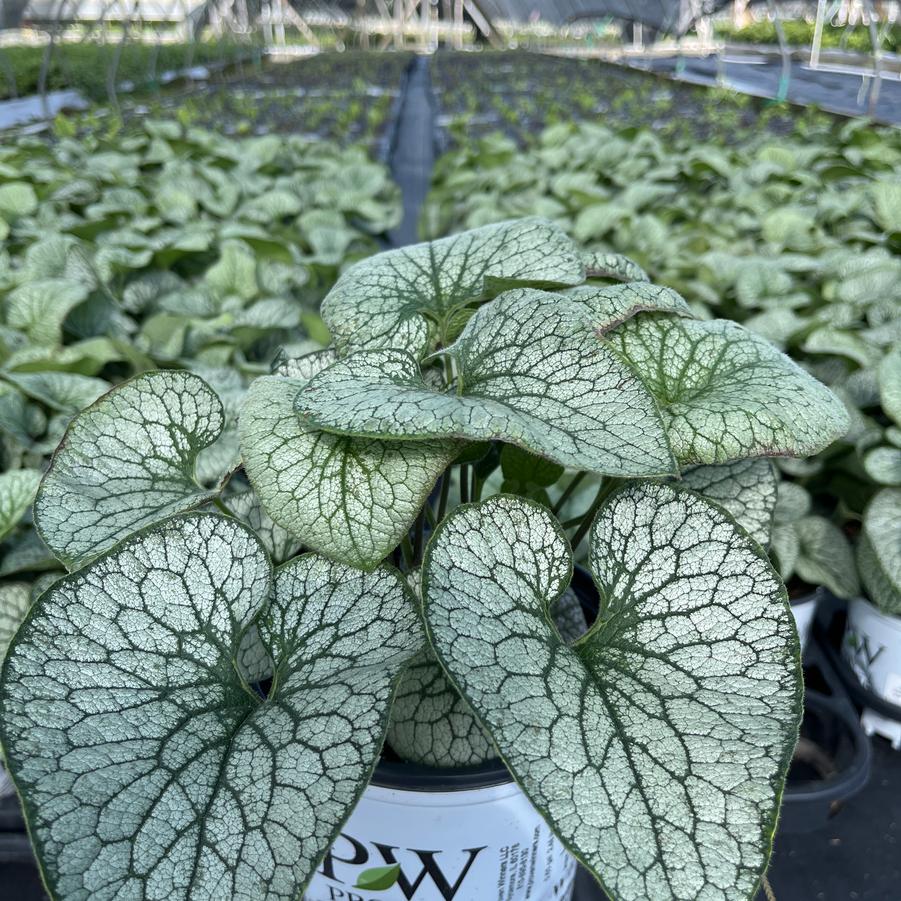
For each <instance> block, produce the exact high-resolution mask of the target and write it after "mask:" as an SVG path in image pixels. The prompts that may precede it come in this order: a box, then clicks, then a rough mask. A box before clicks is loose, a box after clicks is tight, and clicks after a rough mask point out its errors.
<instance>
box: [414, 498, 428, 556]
mask: <svg viewBox="0 0 901 901" xmlns="http://www.w3.org/2000/svg"><path fill="white" fill-rule="evenodd" d="M426 507H428V502H426V504H425V505H424V506H423V508H422V509H421V510H420V511H419V516H417V517H416V526H415V531H414V533H413V535H414V538H413V565H414V566H419V564H420V563H421V562H422V545H423V541H424V538H425V509H426Z"/></svg>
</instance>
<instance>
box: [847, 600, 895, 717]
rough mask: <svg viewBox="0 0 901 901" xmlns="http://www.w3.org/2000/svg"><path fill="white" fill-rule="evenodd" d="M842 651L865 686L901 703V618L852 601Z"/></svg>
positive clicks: (883, 696)
mask: <svg viewBox="0 0 901 901" xmlns="http://www.w3.org/2000/svg"><path fill="white" fill-rule="evenodd" d="M842 651H843V653H844V656H845V659H846V660H847V661H848V663H849V664H850V665H851V668H852V669H853V670H854V672H855V674H856V675H857V678H858V679H859V680H860V682H861V684H862V685H863V686H864V687H865V688H868V689H870V691H873V692H875V693H876V694H878V695H879V696H880V697H882V698H884V699H885V700H886V701H889V702H890V703H892V704H897V705H898V706H901V619H899V618H898V617H895V616H887V615H886V614H884V613H882V612H880V611H879V610H877V609H876V608H875V607H874V606H873V605H872V604H869V603H868V602H867V601H864V600H862V599H860V598H857V599H855V600H853V601H851V602H850V604H849V605H848V622H847V625H846V626H845V640H844V642H843V643H842Z"/></svg>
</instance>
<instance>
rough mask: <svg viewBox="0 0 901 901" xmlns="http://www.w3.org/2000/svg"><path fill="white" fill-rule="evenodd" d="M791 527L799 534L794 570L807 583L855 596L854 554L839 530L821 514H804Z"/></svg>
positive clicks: (846, 596) (856, 584)
mask: <svg viewBox="0 0 901 901" xmlns="http://www.w3.org/2000/svg"><path fill="white" fill-rule="evenodd" d="M793 528H794V530H795V534H796V535H797V536H798V556H797V558H796V559H795V563H794V571H795V572H796V573H797V574H798V575H799V576H800V577H801V578H802V579H803V580H804V581H805V582H807V583H809V584H810V585H824V586H825V587H826V588H828V589H829V590H830V591H831V592H832V593H833V594H835V595H838V596H839V597H841V598H853V597H855V596H856V595H858V594H859V593H860V582H859V581H858V578H857V567H856V566H855V564H854V554H853V553H852V551H851V544H850V542H849V541H848V539H847V538H846V537H845V535H844V533H843V532H842V530H841V529H840V528H839V527H838V526H837V525H835V524H834V523H831V522H830V521H829V520H828V519H825V518H824V517H822V516H804V517H802V518H801V519H799V520H798V521H797V522H795V523H793Z"/></svg>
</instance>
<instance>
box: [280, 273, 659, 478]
mask: <svg viewBox="0 0 901 901" xmlns="http://www.w3.org/2000/svg"><path fill="white" fill-rule="evenodd" d="M594 321H595V320H593V319H592V317H591V316H590V315H589V313H588V312H587V311H586V308H585V306H584V305H583V304H581V303H579V302H577V301H572V300H569V299H568V298H567V297H565V296H562V295H558V294H548V293H545V292H542V291H534V290H529V289H524V290H516V291H509V292H507V293H506V294H504V295H502V296H501V297H499V298H497V299H496V300H494V301H493V302H491V303H490V304H487V305H486V306H484V307H482V308H481V309H480V310H479V311H478V312H477V313H476V314H475V316H473V318H472V319H471V320H470V321H469V323H468V325H467V326H466V328H465V329H464V331H463V334H461V335H460V337H459V339H458V340H457V341H456V343H455V344H454V345H452V346H451V347H449V348H447V350H446V353H448V354H449V355H450V356H452V357H453V359H454V361H455V362H456V364H457V367H458V370H459V386H460V392H459V393H457V394H451V393H445V392H444V391H440V390H435V389H434V388H432V387H430V386H429V385H427V384H426V382H425V381H424V379H423V376H422V373H421V372H420V369H419V366H418V364H417V362H416V360H415V359H414V358H413V357H412V356H411V355H410V354H409V353H407V352H405V351H403V350H395V349H391V350H382V351H362V352H359V353H356V354H353V355H352V356H350V357H348V358H346V359H344V360H339V361H338V362H337V363H335V364H333V365H332V366H330V367H329V368H328V369H326V370H324V371H323V372H321V373H320V374H319V375H317V376H315V377H314V378H313V379H311V380H310V382H309V384H307V385H306V387H304V388H303V389H302V390H301V391H300V392H299V393H298V395H297V401H296V409H297V411H298V413H299V414H300V415H301V417H302V418H304V419H305V420H306V421H308V422H309V423H310V425H315V426H316V427H318V428H322V429H327V430H329V431H334V432H338V433H344V434H350V435H361V436H367V437H372V438H376V437H381V438H383V439H386V440H414V441H420V440H424V439H434V438H439V437H447V438H451V437H453V438H469V439H472V440H500V441H505V442H508V443H510V444H516V445H518V446H519V447H522V448H524V449H525V450H528V451H531V452H532V453H535V454H539V455H541V456H544V457H547V458H549V459H551V460H554V461H555V462H557V463H559V464H561V465H563V466H572V467H574V468H577V469H588V470H592V471H595V472H599V473H604V474H609V475H629V476H634V475H659V474H665V473H671V472H673V471H674V468H675V465H674V463H673V460H672V456H671V453H670V449H669V446H668V445H667V441H666V437H665V435H664V433H663V428H662V424H661V421H660V415H659V413H658V411H657V408H656V404H655V403H654V401H653V399H652V398H651V397H650V396H649V395H648V392H647V391H646V389H645V388H644V386H643V385H642V384H641V382H639V380H638V379H637V378H636V377H635V375H634V374H633V373H632V371H631V370H630V369H629V367H628V366H627V365H626V364H625V363H623V361H622V360H621V359H620V358H619V357H618V356H617V355H616V354H615V353H613V352H611V351H610V349H609V348H608V347H606V346H604V345H603V344H601V343H600V342H599V341H598V339H597V337H596V335H595V333H594Z"/></svg>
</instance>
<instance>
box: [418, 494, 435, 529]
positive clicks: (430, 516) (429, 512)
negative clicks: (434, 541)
mask: <svg viewBox="0 0 901 901" xmlns="http://www.w3.org/2000/svg"><path fill="white" fill-rule="evenodd" d="M422 509H423V510H424V511H425V518H426V520H427V521H428V524H429V528H430V529H431V530H432V531H433V532H434V531H435V526H436V525H437V524H438V520H437V518H436V517H435V511H434V510H433V509H432V505H431V504H430V503H429V502H428V501H426V503H425V505H424V506H423V508H422Z"/></svg>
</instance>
